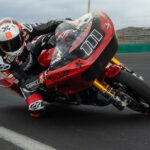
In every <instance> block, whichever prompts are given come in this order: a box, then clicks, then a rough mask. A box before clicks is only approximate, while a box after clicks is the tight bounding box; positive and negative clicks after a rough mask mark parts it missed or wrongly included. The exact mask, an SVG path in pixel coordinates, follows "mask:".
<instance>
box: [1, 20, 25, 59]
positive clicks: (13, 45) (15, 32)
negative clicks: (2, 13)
mask: <svg viewBox="0 0 150 150" xmlns="http://www.w3.org/2000/svg"><path fill="white" fill-rule="evenodd" d="M24 45H25V40H24V38H23V32H22V29H21V25H20V24H19V23H18V22H17V21H16V20H14V19H12V18H4V19H1V20H0V50H1V51H2V52H4V53H5V54H8V55H10V56H15V57H17V56H19V55H20V54H21V53H22V52H23V49H24Z"/></svg>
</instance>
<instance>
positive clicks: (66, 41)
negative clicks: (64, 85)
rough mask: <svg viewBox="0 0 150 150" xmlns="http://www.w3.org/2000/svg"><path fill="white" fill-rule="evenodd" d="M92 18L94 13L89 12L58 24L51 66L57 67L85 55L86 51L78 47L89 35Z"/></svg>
mask: <svg viewBox="0 0 150 150" xmlns="http://www.w3.org/2000/svg"><path fill="white" fill-rule="evenodd" d="M92 20H93V18H92V15H91V14H87V15H85V16H83V17H81V18H79V19H77V20H73V21H70V20H68V21H65V22H64V23H62V24H60V25H59V26H58V28H57V29H56V32H55V36H56V48H55V51H54V54H53V57H52V62H51V68H53V69H56V68H59V67H62V66H64V65H66V64H67V63H69V62H71V61H73V60H74V59H76V58H78V57H80V58H84V57H85V53H84V51H82V50H80V49H78V47H79V45H81V44H82V42H83V41H84V40H85V38H86V37H87V36H88V34H89V32H90V29H91V26H92Z"/></svg>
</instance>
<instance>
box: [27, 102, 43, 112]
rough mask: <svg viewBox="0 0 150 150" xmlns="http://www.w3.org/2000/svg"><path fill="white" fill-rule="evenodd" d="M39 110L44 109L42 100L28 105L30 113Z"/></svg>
mask: <svg viewBox="0 0 150 150" xmlns="http://www.w3.org/2000/svg"><path fill="white" fill-rule="evenodd" d="M41 109H44V106H43V104H42V100H38V101H36V102H34V103H32V104H30V105H29V110H30V111H36V110H41Z"/></svg>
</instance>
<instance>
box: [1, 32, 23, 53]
mask: <svg viewBox="0 0 150 150" xmlns="http://www.w3.org/2000/svg"><path fill="white" fill-rule="evenodd" d="M22 45H23V37H22V35H21V34H19V35H18V36H16V37H15V38H13V39H11V40H8V41H3V42H0V49H1V50H2V51H4V52H15V51H17V50H18V49H19V48H20V47H22Z"/></svg>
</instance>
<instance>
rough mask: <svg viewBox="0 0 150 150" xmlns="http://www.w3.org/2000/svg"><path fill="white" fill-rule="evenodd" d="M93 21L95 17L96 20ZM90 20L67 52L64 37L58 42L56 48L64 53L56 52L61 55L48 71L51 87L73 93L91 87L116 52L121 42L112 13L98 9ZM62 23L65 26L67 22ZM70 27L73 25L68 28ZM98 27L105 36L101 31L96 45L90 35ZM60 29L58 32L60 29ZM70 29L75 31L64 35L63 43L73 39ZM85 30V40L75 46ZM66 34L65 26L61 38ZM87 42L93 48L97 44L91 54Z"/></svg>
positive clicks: (48, 85) (98, 30)
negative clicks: (117, 39) (86, 46)
mask: <svg viewBox="0 0 150 150" xmlns="http://www.w3.org/2000/svg"><path fill="white" fill-rule="evenodd" d="M90 21H92V24H91V22H90ZM90 21H89V24H88V26H87V27H86V28H84V30H83V31H82V32H81V33H79V34H78V35H79V36H75V37H73V38H72V39H73V40H72V42H71V45H69V43H67V44H68V47H67V49H65V51H64V52H62V51H63V50H64V48H65V47H66V46H64V47H61V44H60V43H61V42H62V41H60V43H58V46H56V49H55V50H56V52H58V50H60V53H59V55H58V56H59V57H57V56H56V55H55V58H56V59H57V58H59V59H57V61H55V62H54V63H51V69H50V71H49V72H48V75H47V77H48V78H47V81H46V85H47V87H48V88H52V89H53V90H55V91H58V92H61V93H69V94H71V93H76V92H79V91H81V90H83V89H86V88H88V87H89V86H91V85H92V81H93V80H94V79H95V78H97V77H98V76H100V75H101V73H102V72H103V70H104V68H105V66H106V65H107V64H108V62H109V60H110V59H111V58H112V57H113V56H114V54H115V53H116V51H117V47H118V44H117V41H116V38H115V33H114V27H113V24H112V22H111V20H110V19H109V17H108V16H107V15H105V14H104V13H103V12H100V11H97V12H94V13H93V14H92V18H90ZM64 26H65V25H64ZM83 26H84V25H83ZM60 27H61V29H62V28H63V25H62V26H60ZM66 28H67V27H66ZM87 28H89V29H90V30H89V29H88V30H87V32H88V33H84V31H86V29H87ZM58 29H59V27H58ZM67 30H71V29H68V28H67ZM95 30H96V32H98V35H101V37H102V38H101V39H100V38H99V42H98V38H97V37H98V35H97V37H94V39H96V42H98V44H97V45H96V46H95V47H94V41H92V40H93V39H90V38H89V37H90V36H93V32H94V31H95ZM57 31H58V30H57ZM57 31H56V33H58V32H57ZM80 31H81V30H80ZM69 33H72V31H68V32H67V36H65V38H64V39H63V43H62V44H65V40H66V37H68V38H69V39H71V37H72V36H70V37H69ZM82 34H83V35H86V36H85V37H84V40H83V39H82V40H81V43H80V42H77V45H76V46H74V45H73V44H74V43H75V41H78V40H77V38H78V37H80V36H81V35H82ZM94 35H95V34H94ZM62 36H64V32H62V30H61V32H59V38H60V37H61V38H62ZM81 37H83V36H81ZM99 37H100V36H99ZM90 40H91V43H90V44H89V43H88V42H90ZM67 42H69V41H67ZM86 42H87V43H88V44H89V45H90V48H91V47H92V46H93V49H92V52H90V53H89V55H87V53H85V52H84V50H83V49H82V48H83V43H86ZM92 42H93V43H92ZM89 45H88V46H89ZM72 47H75V49H72ZM70 49H71V50H70ZM54 53H55V52H54ZM60 56H61V57H60ZM95 64H96V65H95ZM66 72H67V73H66ZM90 76H92V77H90Z"/></svg>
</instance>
